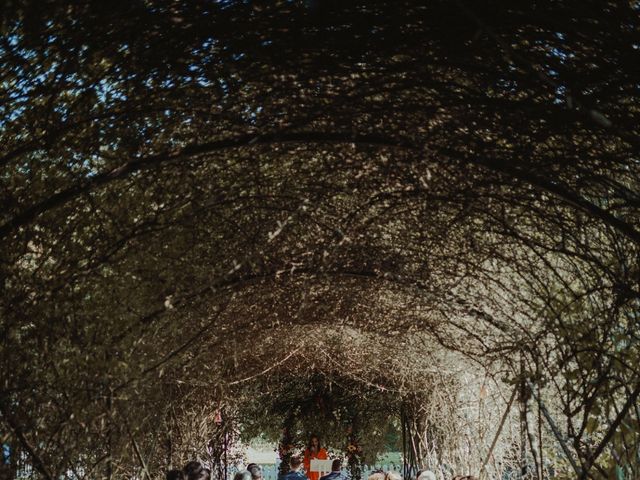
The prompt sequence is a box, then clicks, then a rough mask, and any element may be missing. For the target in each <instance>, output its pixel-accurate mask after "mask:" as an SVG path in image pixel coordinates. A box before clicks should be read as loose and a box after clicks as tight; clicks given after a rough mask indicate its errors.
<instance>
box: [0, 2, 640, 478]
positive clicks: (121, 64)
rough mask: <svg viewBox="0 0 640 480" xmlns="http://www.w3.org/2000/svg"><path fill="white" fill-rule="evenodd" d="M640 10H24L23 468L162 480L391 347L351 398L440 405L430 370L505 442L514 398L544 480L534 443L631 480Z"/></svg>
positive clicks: (1, 44)
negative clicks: (384, 376)
mask: <svg viewBox="0 0 640 480" xmlns="http://www.w3.org/2000/svg"><path fill="white" fill-rule="evenodd" d="M639 10H640V6H639V4H638V2H635V1H630V2H627V1H619V2H614V1H597V2H596V1H581V2H574V1H558V2H553V3H551V2H550V3H549V4H547V3H546V2H542V3H540V2H520V1H509V2H500V1H488V2H465V1H430V2H411V1H399V2H391V1H387V2H382V1H367V2H359V1H356V2H336V1H332V0H314V1H301V0H300V1H278V2H266V3H261V2H249V1H246V2H245V1H234V0H230V1H220V2H214V1H208V0H199V1H163V0H160V1H153V2H151V1H143V0H129V1H126V2H122V1H113V2H111V1H110V2H100V1H95V2H89V1H86V2H85V1H83V2H58V1H46V2H35V1H26V0H25V1H9V2H6V3H5V8H4V9H3V12H2V23H1V25H2V36H1V37H0V64H1V65H2V69H1V71H0V129H1V132H0V204H1V205H2V209H1V211H0V280H1V281H2V293H1V295H0V330H1V331H2V339H1V347H0V371H1V372H2V376H1V383H0V413H1V415H2V423H1V425H2V427H0V428H2V430H1V432H2V441H3V442H8V443H10V444H11V445H13V446H14V449H15V450H16V451H20V452H22V453H23V454H24V455H25V456H26V458H27V459H28V463H29V464H30V465H33V467H34V475H35V476H38V477H40V478H46V479H50V480H51V479H54V478H59V477H60V476H64V475H66V476H67V477H68V478H75V477H77V478H100V477H104V478H109V479H112V478H139V477H140V476H144V475H146V476H147V477H149V476H155V475H159V474H160V469H161V468H163V467H166V466H169V465H172V464H176V463H179V462H181V461H183V460H184V459H186V458H187V457H188V456H191V455H193V454H198V455H203V452H206V451H210V452H214V451H215V449H216V448H217V447H215V445H213V446H212V444H211V440H212V438H218V437H219V436H220V435H221V433H220V428H222V427H220V426H219V425H216V424H215V422H213V421H212V418H213V415H214V412H215V411H216V409H218V408H221V405H223V404H228V405H232V404H233V398H234V397H235V396H238V397H242V396H243V395H248V393H247V394H243V393H242V391H243V390H242V389H241V388H240V387H241V386H244V385H245V384H246V383H247V382H249V380H246V379H248V378H260V377H269V376H270V375H271V374H272V373H278V372H279V367H280V366H283V367H284V366H285V365H289V364H290V363H291V362H294V363H295V362H296V361H301V360H300V359H302V358H304V364H306V365H308V367H309V368H308V370H309V371H313V370H314V369H315V368H316V367H317V369H318V370H319V371H320V372H325V373H326V372H327V371H328V369H329V367H328V365H331V363H332V362H333V361H334V360H332V358H334V357H333V353H331V354H330V355H328V354H327V352H334V351H337V352H340V351H345V350H346V351H350V348H352V347H350V345H352V344H353V343H354V342H355V340H354V338H369V337H368V336H369V335H373V337H371V338H373V339H374V341H375V342H377V341H378V340H379V339H380V338H382V339H386V340H393V339H396V340H397V341H398V344H397V346H395V347H394V346H389V345H388V344H384V345H385V349H384V350H381V349H380V348H374V347H371V348H369V349H368V350H369V351H370V352H371V355H372V356H373V358H377V359H383V360H384V363H382V364H381V363H379V362H374V361H367V362H364V363H360V362H355V363H353V362H346V363H343V364H340V363H338V364H337V365H338V366H340V367H341V368H340V369H339V370H340V374H341V375H342V376H346V377H347V378H351V380H352V381H354V382H362V381H364V382H365V383H366V382H370V381H371V379H372V378H375V375H376V372H377V371H381V372H383V373H384V372H389V371H394V372H398V375H399V376H398V377H397V378H396V379H395V381H396V382H398V386H397V388H398V391H399V392H403V393H402V397H403V398H407V399H410V397H409V396H406V395H405V393H406V392H408V391H416V390H417V391H433V392H434V394H433V395H434V397H433V398H435V397H437V396H438V395H444V394H443V391H444V392H446V391H447V387H444V386H443V387H442V388H435V386H434V388H433V389H430V388H429V387H425V383H424V379H425V378H427V379H432V380H433V377H431V376H426V377H424V376H422V375H421V371H420V370H416V369H415V368H414V366H415V365H422V362H423V361H424V358H423V357H424V353H423V352H422V350H421V349H416V348H408V347H406V346H405V344H404V342H409V341H410V340H409V339H413V338H416V339H420V341H425V342H426V345H428V346H427V347H425V350H427V351H437V352H439V354H441V355H442V357H441V358H443V359H445V360H444V363H443V364H442V365H443V367H442V368H443V369H444V370H445V371H452V372H457V374H456V375H454V376H453V377H452V378H454V380H451V381H452V382H453V384H454V385H463V384H464V378H465V377H464V372H461V371H459V370H456V365H458V362H460V361H461V360H460V358H466V360H465V362H471V363H473V364H475V365H478V368H480V371H482V370H486V371H487V372H489V373H490V375H491V377H492V378H495V379H496V384H497V385H498V386H497V387H496V389H497V390H496V391H498V392H501V394H502V392H503V390H506V392H505V393H504V395H505V398H503V399H502V400H501V401H500V402H497V403H496V404H495V408H496V409H497V410H500V409H501V408H503V407H504V406H505V405H506V404H507V403H508V402H507V399H508V395H509V391H508V390H509V388H510V387H505V384H513V385H515V386H518V388H519V395H518V404H519V405H520V406H521V409H522V410H523V415H521V420H522V422H521V423H522V425H523V426H522V427H521V429H520V430H521V432H522V433H523V435H522V436H521V438H520V440H519V443H518V445H517V447H518V448H524V449H525V451H524V452H523V454H522V456H523V458H525V457H526V458H528V459H529V460H530V461H532V462H534V461H535V464H536V469H537V472H538V476H541V475H542V474H541V473H540V472H541V470H543V466H544V464H545V461H547V460H548V458H547V457H548V456H549V455H551V454H550V453H549V452H548V451H546V450H545V449H544V445H542V444H543V443H544V442H543V441H542V440H543V439H546V440H545V442H547V444H548V443H552V444H553V448H552V449H551V450H552V451H553V452H555V453H554V454H553V455H555V456H556V457H557V458H555V457H554V458H553V459H552V460H553V461H554V462H555V463H556V464H557V465H558V469H559V471H560V473H562V474H564V475H569V476H573V477H575V476H579V477H581V478H589V477H591V478H606V477H608V476H611V475H613V474H616V472H621V471H624V472H626V473H627V475H628V476H629V477H630V478H635V477H637V476H638V475H640V464H639V460H638V455H637V451H638V447H639V446H640V428H638V422H639V421H640V409H639V407H640V405H639V404H638V397H639V396H640V383H638V378H639V376H638V369H639V367H640V355H639V348H640V346H639V343H638V340H639V337H638V320H639V318H638V306H639V301H640V290H639V288H640V287H639V285H640V283H639V280H640V278H639V277H640V272H639V265H640V262H639V255H638V253H639V247H640V221H639V214H640V208H639V206H640V185H639V184H638V179H640V163H639V161H638V151H639V148H638V147H639V146H640V145H639V141H638V138H639V137H638V134H639V133H640V132H639V129H640V127H639V126H640V105H639V103H638V102H639V98H640V96H639V95H638V93H639V92H638V70H637V66H638V65H640V25H639V23H640V15H638V14H639ZM334 328H335V329H338V331H340V330H339V329H340V328H345V329H347V331H349V332H356V333H354V334H353V335H354V337H353V338H352V337H350V336H347V337H340V338H339V339H333V340H332V341H327V340H322V338H320V337H318V338H319V340H317V341H316V342H315V343H310V342H309V338H315V337H314V336H316V335H318V332H323V331H324V329H327V331H328V329H334ZM303 339H304V341H303ZM303 350H304V351H305V352H307V354H305V356H304V357H300V356H298V353H299V352H302V351H303ZM360 350H364V351H367V348H366V345H364V346H361V348H360ZM308 352H311V358H312V359H313V357H314V356H315V357H317V358H318V361H317V362H315V363H314V361H313V360H309V355H308ZM384 352H388V353H384ZM447 352H449V353H447ZM448 355H451V356H450V357H449V356H448ZM426 358H428V357H426ZM274 365H275V366H276V367H278V368H272V367H274ZM464 365H466V364H464ZM279 374H280V373H279ZM322 374H323V375H324V373H322ZM301 375H302V373H301ZM447 378H449V377H447ZM455 379H457V380H455ZM234 382H235V383H234ZM447 382H449V380H447ZM434 385H438V384H437V383H436V384H434ZM465 391H466V390H465V389H464V388H458V387H456V388H455V392H456V395H458V393H459V392H463V393H464V392H465ZM476 393H477V392H476ZM533 393H535V395H532V394H533ZM430 398H432V397H429V396H427V397H423V399H424V402H417V403H416V404H415V408H414V414H415V415H413V416H412V418H413V419H414V420H415V421H418V420H419V419H422V420H419V423H422V424H423V425H427V424H429V422H430V420H429V419H430V418H433V417H434V415H435V414H436V413H437V412H434V411H429V405H431V403H430V402H431V400H430ZM538 399H542V400H543V402H542V403H539V402H538ZM225 402H227V403H225ZM442 403H445V402H442ZM442 403H440V404H442ZM434 404H437V403H434ZM449 404H450V405H454V406H455V405H456V403H455V402H449ZM543 405H544V406H546V408H547V409H548V410H549V411H550V412H551V413H550V417H552V418H554V419H555V423H556V426H555V427H554V428H557V435H553V434H552V432H551V430H550V428H551V427H550V422H549V421H545V420H544V418H543V416H542V413H540V412H541V411H542V406H543ZM420 412H422V413H420ZM453 413H454V414H455V412H453ZM537 413H540V415H539V416H538V418H537V419H535V421H534V420H533V417H535V414H537ZM483 425H484V426H483V427H482V428H483V429H484V430H482V429H481V431H482V432H483V433H482V434H481V435H479V437H481V439H476V440H477V441H478V443H477V448H476V444H475V442H469V443H468V451H469V455H471V454H473V455H475V457H473V458H474V460H473V463H469V464H465V463H464V462H465V461H466V459H465V458H463V456H460V458H459V460H456V461H453V460H451V462H452V463H453V464H455V465H456V466H457V467H458V468H465V469H468V470H469V471H472V470H473V471H476V470H477V468H478V467H479V463H480V460H479V459H481V458H482V453H479V451H483V452H484V451H486V449H488V446H489V443H490V438H491V436H492V434H493V433H494V432H495V430H496V428H497V422H496V421H495V419H492V420H491V421H489V422H488V423H483ZM485 427H486V428H485ZM234 428H235V427H234ZM238 428H240V427H238ZM489 430H490V431H489ZM416 431H423V432H424V431H426V430H425V428H422V429H417V430H416ZM216 432H217V433H216ZM439 435H440V434H439ZM441 435H442V438H451V437H450V436H448V435H445V434H444V433H442V434H441ZM557 437H558V438H560V440H558V438H557ZM429 438H431V437H429ZM434 438H440V437H437V435H436V436H435V437H434ZM501 441H503V440H501ZM504 441H505V442H506V443H505V445H506V444H507V443H508V442H510V440H509V441H507V440H504ZM214 443H215V442H214ZM541 445H542V446H541ZM561 445H562V446H563V447H564V450H562V449H561V448H560V446H561ZM426 446H427V445H426V444H425V448H426ZM214 447H215V448H214ZM525 447H526V448H525ZM452 448H453V447H452ZM505 448H506V447H505ZM207 449H208V450H207ZM439 451H440V450H439ZM456 451H458V450H456ZM527 452H528V453H527ZM558 452H562V453H558ZM211 455H213V456H215V455H214V454H213V453H211ZM426 455H427V454H426V453H424V456H425V458H426ZM456 455H457V454H456ZM450 456H454V454H451V455H450ZM476 457H478V458H476ZM468 458H471V457H470V456H468ZM569 459H571V460H570V461H569ZM571 462H573V464H574V465H573V466H571ZM11 468H13V467H11ZM145 472H146V473H145ZM136 476H137V477H136Z"/></svg>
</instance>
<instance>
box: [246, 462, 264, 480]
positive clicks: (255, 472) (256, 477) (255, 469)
mask: <svg viewBox="0 0 640 480" xmlns="http://www.w3.org/2000/svg"><path fill="white" fill-rule="evenodd" d="M247 471H248V472H249V473H250V474H251V478H252V479H253V480H260V479H261V478H262V469H261V468H260V465H258V464H257V463H250V464H249V465H247Z"/></svg>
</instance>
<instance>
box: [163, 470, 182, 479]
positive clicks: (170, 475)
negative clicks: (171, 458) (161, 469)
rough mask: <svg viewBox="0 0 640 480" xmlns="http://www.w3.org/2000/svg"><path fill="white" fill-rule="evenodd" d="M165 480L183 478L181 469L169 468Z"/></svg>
mask: <svg viewBox="0 0 640 480" xmlns="http://www.w3.org/2000/svg"><path fill="white" fill-rule="evenodd" d="M167 480H184V474H183V473H182V470H169V471H168V472H167Z"/></svg>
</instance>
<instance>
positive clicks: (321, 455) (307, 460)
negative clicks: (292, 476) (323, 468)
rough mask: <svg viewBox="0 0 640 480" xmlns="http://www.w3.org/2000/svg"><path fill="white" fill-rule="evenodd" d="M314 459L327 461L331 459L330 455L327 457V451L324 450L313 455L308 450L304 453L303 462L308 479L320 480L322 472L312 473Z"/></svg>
mask: <svg viewBox="0 0 640 480" xmlns="http://www.w3.org/2000/svg"><path fill="white" fill-rule="evenodd" d="M314 458H315V459H318V460H326V459H328V458H329V455H327V451H326V450H325V449H324V448H321V449H320V450H319V451H318V453H316V454H312V453H311V451H310V450H309V449H308V448H307V449H306V450H305V451H304V459H303V460H302V462H303V463H304V470H305V472H307V478H308V479H309V480H318V479H319V478H320V472H312V471H311V460H312V459H314Z"/></svg>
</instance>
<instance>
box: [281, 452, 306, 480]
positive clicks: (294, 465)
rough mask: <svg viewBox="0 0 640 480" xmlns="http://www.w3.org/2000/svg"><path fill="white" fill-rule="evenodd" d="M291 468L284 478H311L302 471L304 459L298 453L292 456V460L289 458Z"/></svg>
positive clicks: (287, 479)
mask: <svg viewBox="0 0 640 480" xmlns="http://www.w3.org/2000/svg"><path fill="white" fill-rule="evenodd" d="M289 468H290V470H289V473H287V474H285V475H284V476H283V477H282V480H309V479H308V478H307V477H306V476H305V475H304V473H302V472H301V471H300V470H302V459H301V458H300V457H298V456H297V455H294V456H292V457H291V460H289Z"/></svg>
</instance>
